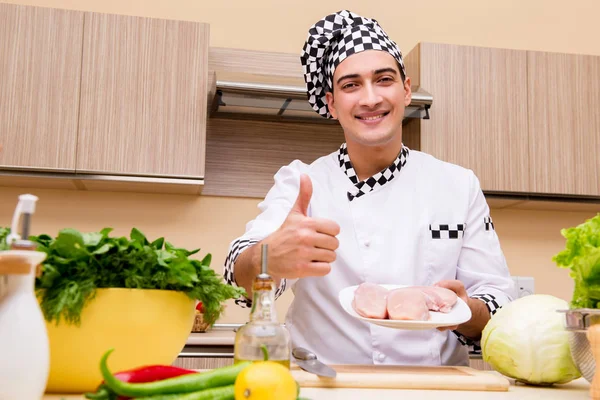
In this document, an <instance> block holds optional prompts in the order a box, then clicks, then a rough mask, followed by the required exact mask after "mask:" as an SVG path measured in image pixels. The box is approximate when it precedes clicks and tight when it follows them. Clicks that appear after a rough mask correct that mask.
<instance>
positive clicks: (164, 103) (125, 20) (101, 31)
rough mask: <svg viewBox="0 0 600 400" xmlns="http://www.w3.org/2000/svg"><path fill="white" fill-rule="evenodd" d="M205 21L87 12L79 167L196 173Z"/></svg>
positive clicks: (201, 138)
mask: <svg viewBox="0 0 600 400" xmlns="http://www.w3.org/2000/svg"><path fill="white" fill-rule="evenodd" d="M208 40H209V35H208V25H206V24H202V23H195V22H186V21H170V20H161V19H151V18H140V17H130V16H118V15H109V14H97V13H86V15H85V34H84V43H83V71H82V83H81V112H80V119H79V138H78V143H77V171H78V172H90V173H103V174H128V175H147V176H179V177H202V176H203V175H204V151H205V143H206V142H205V136H206V112H207V109H206V102H207V95H206V90H207V77H208V71H207V66H208V45H209V43H208Z"/></svg>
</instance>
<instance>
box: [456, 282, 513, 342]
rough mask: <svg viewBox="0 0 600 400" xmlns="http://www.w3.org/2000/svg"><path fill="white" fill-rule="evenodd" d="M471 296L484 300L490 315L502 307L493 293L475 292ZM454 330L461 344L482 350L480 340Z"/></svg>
mask: <svg viewBox="0 0 600 400" xmlns="http://www.w3.org/2000/svg"><path fill="white" fill-rule="evenodd" d="M471 298H472V299H477V300H480V301H483V303H484V304H485V305H486V307H487V309H488V311H489V312H490V316H491V315H494V314H495V313H496V312H497V311H498V310H499V309H500V308H502V306H501V305H500V304H499V303H498V301H497V300H496V297H495V296H494V295H492V294H487V293H486V294H474V295H473V296H471ZM452 332H453V333H454V334H455V335H456V338H457V339H458V341H459V342H460V344H462V345H463V346H468V347H470V351H471V352H475V353H479V352H481V343H480V341H479V340H473V339H469V338H468V337H466V336H465V335H463V334H461V333H460V332H458V331H452Z"/></svg>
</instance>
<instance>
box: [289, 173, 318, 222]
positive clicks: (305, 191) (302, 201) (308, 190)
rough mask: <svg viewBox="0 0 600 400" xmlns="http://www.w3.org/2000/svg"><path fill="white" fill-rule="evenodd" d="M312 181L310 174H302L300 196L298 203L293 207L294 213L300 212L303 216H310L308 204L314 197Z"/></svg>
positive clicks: (297, 199)
mask: <svg viewBox="0 0 600 400" xmlns="http://www.w3.org/2000/svg"><path fill="white" fill-rule="evenodd" d="M312 191H313V188H312V181H311V180H310V177H309V176H308V175H305V174H302V175H301V176H300V190H299V191H298V197H297V198H296V203H294V206H293V207H292V211H291V212H292V213H298V214H301V215H303V216H305V217H306V216H308V205H309V204H310V198H311V197H312Z"/></svg>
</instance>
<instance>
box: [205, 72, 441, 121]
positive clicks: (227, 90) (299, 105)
mask: <svg viewBox="0 0 600 400" xmlns="http://www.w3.org/2000/svg"><path fill="white" fill-rule="evenodd" d="M412 90H413V91H412V102H411V104H410V105H409V106H408V107H406V109H405V112H404V120H405V121H406V119H408V118H422V119H429V108H430V107H431V104H432V102H433V97H432V96H431V94H429V93H427V92H426V91H425V90H423V89H421V88H419V87H413V88H412ZM212 93H214V98H213V99H212V104H211V116H212V117H221V118H248V119H267V120H278V121H285V120H290V121H305V122H314V123H337V121H335V120H331V119H326V118H323V117H321V116H320V115H319V114H317V113H316V112H315V111H314V110H313V109H312V108H311V106H310V104H308V101H307V96H306V87H305V86H304V81H303V79H302V77H298V78H294V77H285V76H270V75H258V74H244V73H230V72H221V71H216V72H215V76H214V87H213V90H212Z"/></svg>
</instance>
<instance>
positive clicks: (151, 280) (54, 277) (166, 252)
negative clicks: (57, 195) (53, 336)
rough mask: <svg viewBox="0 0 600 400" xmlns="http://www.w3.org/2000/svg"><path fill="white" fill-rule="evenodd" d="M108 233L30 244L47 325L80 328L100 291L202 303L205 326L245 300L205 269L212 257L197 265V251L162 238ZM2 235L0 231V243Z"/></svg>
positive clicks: (70, 234) (63, 234) (73, 233)
mask: <svg viewBox="0 0 600 400" xmlns="http://www.w3.org/2000/svg"><path fill="white" fill-rule="evenodd" d="M111 231H112V228H104V229H102V230H101V231H100V232H90V233H81V232H79V231H77V230H75V229H70V228H69V229H63V230H61V231H60V232H59V233H58V236H57V237H55V238H54V237H51V236H49V235H46V234H43V235H39V236H31V237H30V238H29V239H30V240H32V241H34V242H36V243H37V244H38V251H43V252H45V253H46V254H47V257H46V259H45V260H44V262H43V264H42V274H41V276H40V277H38V278H36V282H35V288H36V293H37V295H38V296H39V298H40V306H41V309H42V312H43V313H44V317H45V318H46V320H47V321H49V322H51V321H54V322H55V323H56V324H57V325H58V324H59V322H60V320H61V318H62V319H64V320H65V321H66V322H67V323H70V324H75V325H79V323H80V321H81V320H80V316H81V312H82V310H83V308H84V307H85V305H86V304H87V302H88V301H90V300H92V299H93V298H94V296H95V293H96V289H101V288H136V289H162V290H174V291H180V292H183V293H185V294H186V295H187V296H188V297H190V298H192V299H197V300H200V301H202V303H203V306H204V318H205V319H206V320H207V321H209V322H210V323H213V322H214V321H216V320H217V318H218V317H219V316H220V314H221V312H222V311H223V304H222V303H223V302H224V301H226V300H228V299H232V298H233V299H235V298H238V297H240V296H241V295H244V294H245V291H244V290H243V289H241V288H235V287H233V286H230V285H227V284H225V283H223V281H222V278H221V277H220V276H219V275H217V274H216V273H215V271H214V270H213V269H212V268H211V267H210V262H211V254H207V255H206V256H205V257H204V258H203V259H202V260H196V259H192V258H190V256H192V255H194V254H196V253H198V251H200V249H195V250H191V251H188V250H186V249H182V248H176V247H174V246H173V245H172V244H170V243H169V242H166V241H165V240H164V238H162V237H161V238H159V239H156V240H154V241H153V242H150V241H148V239H147V238H146V236H145V235H144V234H143V233H142V232H140V231H139V230H138V229H136V228H133V229H132V230H131V233H130V237H129V239H128V238H127V237H111V236H110V235H109V234H110V232H111ZM7 234H8V232H7V230H6V229H0V239H2V240H1V241H2V242H5V239H4V238H3V237H2V235H4V236H6V235H7Z"/></svg>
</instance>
